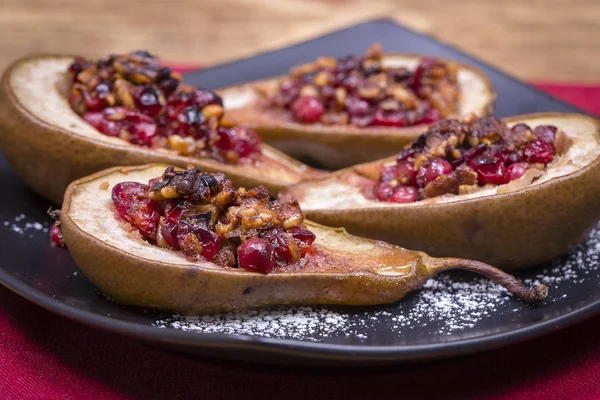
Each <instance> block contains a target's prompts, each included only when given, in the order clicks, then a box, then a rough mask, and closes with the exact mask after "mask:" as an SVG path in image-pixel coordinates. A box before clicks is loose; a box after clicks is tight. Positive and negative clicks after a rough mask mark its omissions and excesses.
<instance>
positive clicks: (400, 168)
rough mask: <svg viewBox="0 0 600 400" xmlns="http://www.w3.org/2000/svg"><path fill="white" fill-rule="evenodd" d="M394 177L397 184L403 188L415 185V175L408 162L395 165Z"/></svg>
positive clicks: (411, 165) (412, 166)
mask: <svg viewBox="0 0 600 400" xmlns="http://www.w3.org/2000/svg"><path fill="white" fill-rule="evenodd" d="M396 177H397V179H398V182H400V183H401V184H402V185H404V186H416V185H417V173H416V172H415V168H414V165H413V163H411V162H409V161H399V162H398V164H397V165H396Z"/></svg>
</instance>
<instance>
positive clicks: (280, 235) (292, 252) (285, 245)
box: [265, 229, 299, 262]
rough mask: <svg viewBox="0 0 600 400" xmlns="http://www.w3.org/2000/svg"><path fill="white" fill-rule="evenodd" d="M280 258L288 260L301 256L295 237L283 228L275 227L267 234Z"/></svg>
mask: <svg viewBox="0 0 600 400" xmlns="http://www.w3.org/2000/svg"><path fill="white" fill-rule="evenodd" d="M265 239H267V240H268V241H269V242H270V243H271V246H273V249H274V250H275V254H276V255H277V257H278V258H280V259H283V260H285V261H287V262H290V261H296V260H297V259H298V257H299V253H298V247H297V245H296V242H295V240H294V237H293V236H292V235H291V234H289V233H286V232H284V231H283V230H281V229H274V230H273V231H271V232H269V233H268V234H266V235H265Z"/></svg>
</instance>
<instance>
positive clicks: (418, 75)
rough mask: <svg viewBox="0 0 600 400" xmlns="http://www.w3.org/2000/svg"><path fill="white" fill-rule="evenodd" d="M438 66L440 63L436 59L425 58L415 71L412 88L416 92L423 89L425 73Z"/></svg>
mask: <svg viewBox="0 0 600 400" xmlns="http://www.w3.org/2000/svg"><path fill="white" fill-rule="evenodd" d="M437 64H438V62H437V60H436V59H434V58H430V57H425V58H423V59H422V60H421V62H420V63H419V65H418V66H417V68H416V69H415V73H414V75H413V80H412V82H411V84H410V87H411V88H412V89H413V90H415V91H416V90H418V89H419V88H420V87H421V83H422V80H423V75H425V73H426V72H427V71H428V70H430V69H431V68H433V67H434V66H436V65H437Z"/></svg>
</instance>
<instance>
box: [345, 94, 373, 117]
mask: <svg viewBox="0 0 600 400" xmlns="http://www.w3.org/2000/svg"><path fill="white" fill-rule="evenodd" d="M346 109H347V110H348V115H349V116H350V117H364V116H366V115H367V114H368V113H369V103H367V102H366V101H364V100H361V99H359V98H357V97H348V98H347V99H346Z"/></svg>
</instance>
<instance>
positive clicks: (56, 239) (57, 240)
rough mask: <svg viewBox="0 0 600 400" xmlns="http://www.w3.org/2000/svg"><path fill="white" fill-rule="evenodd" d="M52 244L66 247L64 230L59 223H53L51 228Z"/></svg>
mask: <svg viewBox="0 0 600 400" xmlns="http://www.w3.org/2000/svg"><path fill="white" fill-rule="evenodd" d="M49 236H50V244H51V245H53V246H56V247H65V241H64V239H63V235H62V230H61V229H60V226H58V225H52V228H50V235H49Z"/></svg>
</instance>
